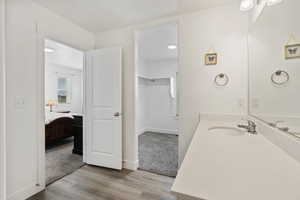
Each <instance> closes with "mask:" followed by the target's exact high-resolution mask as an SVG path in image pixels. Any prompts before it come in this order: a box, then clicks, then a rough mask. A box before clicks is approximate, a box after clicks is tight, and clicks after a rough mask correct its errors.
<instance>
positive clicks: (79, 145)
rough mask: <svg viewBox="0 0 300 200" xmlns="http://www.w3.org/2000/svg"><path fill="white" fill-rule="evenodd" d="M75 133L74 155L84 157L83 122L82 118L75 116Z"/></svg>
mask: <svg viewBox="0 0 300 200" xmlns="http://www.w3.org/2000/svg"><path fill="white" fill-rule="evenodd" d="M73 117H74V122H73V125H72V126H73V131H74V148H73V153H74V154H78V155H82V154H83V121H82V116H80V115H73Z"/></svg>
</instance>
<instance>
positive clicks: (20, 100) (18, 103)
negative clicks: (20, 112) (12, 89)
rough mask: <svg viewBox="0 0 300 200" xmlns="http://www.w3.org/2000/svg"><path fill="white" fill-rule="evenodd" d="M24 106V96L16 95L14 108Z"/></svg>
mask: <svg viewBox="0 0 300 200" xmlns="http://www.w3.org/2000/svg"><path fill="white" fill-rule="evenodd" d="M24 107H25V98H24V97H16V98H15V108H16V109H24Z"/></svg>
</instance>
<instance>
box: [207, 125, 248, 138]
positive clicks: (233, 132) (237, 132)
mask: <svg viewBox="0 0 300 200" xmlns="http://www.w3.org/2000/svg"><path fill="white" fill-rule="evenodd" d="M208 131H209V132H210V133H212V134H223V135H230V136H243V135H245V131H244V130H241V129H239V128H235V127H227V126H213V127H211V128H209V129H208Z"/></svg>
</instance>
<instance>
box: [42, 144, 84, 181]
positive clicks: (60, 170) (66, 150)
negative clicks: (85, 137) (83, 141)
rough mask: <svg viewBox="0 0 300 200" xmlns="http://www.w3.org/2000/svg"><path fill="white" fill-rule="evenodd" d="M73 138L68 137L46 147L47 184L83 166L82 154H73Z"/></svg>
mask: <svg viewBox="0 0 300 200" xmlns="http://www.w3.org/2000/svg"><path fill="white" fill-rule="evenodd" d="M72 150H73V140H72V139H66V140H63V141H61V142H59V143H57V144H55V145H52V146H51V147H47V149H46V183H47V185H49V184H51V183H53V182H55V181H57V180H59V179H61V178H63V177H64V176H66V175H69V174H71V173H73V172H74V171H76V170H77V169H79V168H81V167H82V166H83V165H84V163H83V162H82V156H80V155H77V154H72Z"/></svg>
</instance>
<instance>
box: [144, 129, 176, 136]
mask: <svg viewBox="0 0 300 200" xmlns="http://www.w3.org/2000/svg"><path fill="white" fill-rule="evenodd" d="M144 132H155V133H167V134H173V135H178V130H171V129H159V128H145V129H144Z"/></svg>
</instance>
